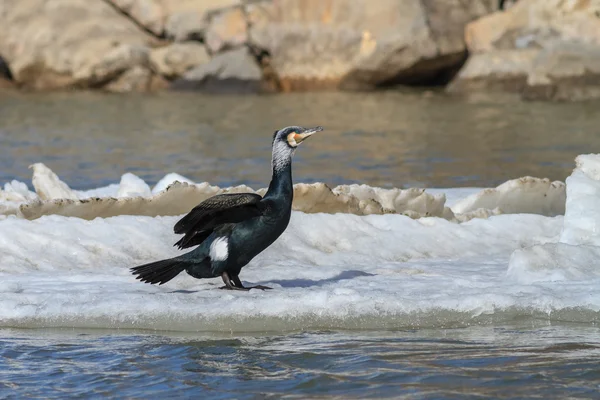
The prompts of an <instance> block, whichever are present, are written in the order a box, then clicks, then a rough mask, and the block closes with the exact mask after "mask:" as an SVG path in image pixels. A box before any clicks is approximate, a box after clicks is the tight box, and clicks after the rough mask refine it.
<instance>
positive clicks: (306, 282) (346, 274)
mask: <svg viewBox="0 0 600 400" xmlns="http://www.w3.org/2000/svg"><path fill="white" fill-rule="evenodd" d="M361 276H375V274H370V273H368V272H364V271H357V270H350V271H342V272H340V273H339V274H337V275H336V276H332V277H331V278H327V279H320V280H313V279H286V280H274V281H265V282H260V283H259V284H260V285H269V284H273V283H275V284H277V285H280V286H281V287H282V288H308V287H312V286H325V285H327V284H329V283H333V282H339V281H345V280H349V279H354V278H358V277H361ZM243 283H244V285H245V286H254V285H255V283H250V282H246V281H244V282H243ZM198 292H199V290H185V289H179V290H173V291H171V292H169V293H198Z"/></svg>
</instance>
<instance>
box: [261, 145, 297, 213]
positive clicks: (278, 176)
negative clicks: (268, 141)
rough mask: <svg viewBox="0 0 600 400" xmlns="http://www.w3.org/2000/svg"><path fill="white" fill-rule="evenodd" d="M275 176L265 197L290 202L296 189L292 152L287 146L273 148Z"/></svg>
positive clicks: (272, 177) (272, 163)
mask: <svg viewBox="0 0 600 400" xmlns="http://www.w3.org/2000/svg"><path fill="white" fill-rule="evenodd" d="M271 165H272V168H273V175H272V176H271V183H270V184H269V189H268V190H267V193H266V194H265V197H278V198H284V199H286V200H289V201H290V202H291V201H292V199H293V195H294V187H293V184H292V151H291V150H289V149H288V148H287V146H285V148H282V147H277V146H275V147H273V159H272V162H271Z"/></svg>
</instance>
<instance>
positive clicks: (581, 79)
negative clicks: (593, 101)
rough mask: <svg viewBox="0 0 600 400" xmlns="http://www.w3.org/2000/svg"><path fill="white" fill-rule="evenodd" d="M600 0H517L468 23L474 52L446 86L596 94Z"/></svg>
mask: <svg viewBox="0 0 600 400" xmlns="http://www.w3.org/2000/svg"><path fill="white" fill-rule="evenodd" d="M599 17H600V1H598V0H572V1H563V0H519V1H518V2H517V3H516V4H514V5H513V6H511V7H510V8H509V9H508V11H504V12H497V13H494V14H491V15H488V16H485V17H483V18H481V19H479V20H477V21H474V22H472V23H470V24H469V25H467V28H466V30H465V40H466V43H467V45H468V48H469V51H470V52H471V53H472V55H471V57H470V59H469V61H468V62H467V63H466V64H465V66H464V67H463V69H462V70H461V71H460V73H459V74H458V75H457V77H456V79H455V80H454V82H452V84H451V85H450V86H449V88H448V90H450V91H458V92H461V91H470V90H488V89H494V90H502V91H508V92H518V93H520V94H522V95H523V97H524V98H527V99H548V100H567V99H571V100H581V99H585V98H596V97H598V89H597V87H598V85H600V82H599V80H600V71H599V69H600V68H598V67H597V65H598V62H599V61H600V58H599V57H598V54H599V53H600V18H599Z"/></svg>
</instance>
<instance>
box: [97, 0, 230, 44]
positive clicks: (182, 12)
mask: <svg viewBox="0 0 600 400" xmlns="http://www.w3.org/2000/svg"><path fill="white" fill-rule="evenodd" d="M105 1H108V2H110V3H111V4H112V5H113V6H114V7H116V8H118V9H119V10H121V11H122V12H123V13H125V14H127V15H128V16H129V17H130V18H131V19H132V20H133V21H135V23H136V24H138V25H139V26H142V27H144V28H145V29H147V30H148V31H150V32H152V33H153V34H154V35H157V36H159V37H163V36H166V37H167V38H169V39H174V40H178V41H185V40H200V39H202V37H203V35H204V30H205V28H206V25H207V12H209V11H212V10H217V9H221V8H225V7H231V6H234V5H239V4H240V3H241V0H105Z"/></svg>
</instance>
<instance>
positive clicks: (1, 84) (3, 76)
mask: <svg viewBox="0 0 600 400" xmlns="http://www.w3.org/2000/svg"><path fill="white" fill-rule="evenodd" d="M12 80H13V77H12V72H10V68H9V66H8V64H7V63H6V61H4V58H2V56H0V89H8V88H13V87H14V83H13V81H12Z"/></svg>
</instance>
